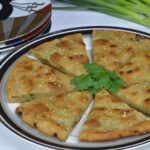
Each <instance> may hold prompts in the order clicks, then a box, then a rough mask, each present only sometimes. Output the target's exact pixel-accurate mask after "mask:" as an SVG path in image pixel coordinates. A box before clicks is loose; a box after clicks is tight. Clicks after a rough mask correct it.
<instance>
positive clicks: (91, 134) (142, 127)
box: [80, 121, 150, 142]
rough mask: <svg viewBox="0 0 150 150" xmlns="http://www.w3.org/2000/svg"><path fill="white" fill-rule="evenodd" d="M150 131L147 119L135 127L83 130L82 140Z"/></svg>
mask: <svg viewBox="0 0 150 150" xmlns="http://www.w3.org/2000/svg"><path fill="white" fill-rule="evenodd" d="M148 132H150V121H145V122H142V123H139V124H137V125H135V126H134V127H133V128H130V129H124V130H116V131H106V132H101V131H92V130H89V131H88V130H87V131H83V132H82V134H81V135H80V141H87V142H96V141H111V140H116V139H121V138H124V137H129V136H134V135H138V134H144V133H148Z"/></svg>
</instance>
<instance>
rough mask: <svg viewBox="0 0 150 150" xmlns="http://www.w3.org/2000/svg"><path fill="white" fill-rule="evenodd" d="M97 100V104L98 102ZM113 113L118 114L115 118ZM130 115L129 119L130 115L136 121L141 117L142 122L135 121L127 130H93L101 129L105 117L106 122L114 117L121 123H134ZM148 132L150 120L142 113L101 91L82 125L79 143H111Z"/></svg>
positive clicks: (149, 130)
mask: <svg viewBox="0 0 150 150" xmlns="http://www.w3.org/2000/svg"><path fill="white" fill-rule="evenodd" d="M107 97H108V99H107ZM103 98H104V99H103ZM98 100H99V102H98ZM106 100H107V102H105V104H104V103H103V101H106ZM109 101H110V102H109ZM118 102H119V103H120V104H121V105H120V104H119V103H118ZM95 103H97V104H95ZM98 103H99V104H98ZM106 103H107V104H106ZM110 104H111V105H110ZM113 104H114V105H113ZM98 105H99V106H98ZM94 110H95V115H96V116H92V114H93V113H94ZM113 111H114V112H116V113H117V114H118V113H119V114H118V115H117V116H115V114H114V116H112V115H113V114H112V113H113ZM133 111H134V112H133ZM101 113H102V114H101ZM120 113H121V114H120ZM130 113H131V114H130ZM133 113H134V114H133ZM98 115H103V117H104V118H103V117H102V118H101V117H100V116H98ZM130 115H131V117H132V115H135V117H137V119H138V117H143V118H142V119H143V120H142V119H141V121H138V120H137V124H134V125H132V126H131V127H128V128H124V127H123V128H122V129H119V128H116V129H113V130H111V129H110V130H109V129H108V130H106V129H105V128H104V129H103V128H102V129H101V130H103V131H100V130H96V129H95V128H101V123H102V122H101V121H103V122H104V121H105V122H107V117H108V120H109V118H110V117H111V118H112V117H114V118H115V117H116V119H117V121H118V118H119V117H120V118H119V119H122V122H123V121H124V120H123V119H124V118H127V119H130V120H132V121H133V122H134V120H133V119H134V118H133V119H132V118H130ZM136 115H137V116H136ZM128 117H129V118H128ZM96 118H97V119H96ZM98 118H100V119H101V120H100V122H98ZM145 118H147V119H145ZM112 119H113V118H112ZM148 119H149V120H148ZM127 123H129V122H127ZM117 125H118V124H117ZM128 125H129V124H128ZM92 126H93V130H92ZM88 128H89V129H88ZM110 128H111V127H110ZM148 132H150V118H148V117H146V116H144V115H143V114H142V113H140V112H138V111H136V110H134V109H132V108H131V107H129V106H128V105H127V104H126V103H124V102H122V101H120V100H119V99H117V98H115V97H114V96H113V95H110V93H108V92H106V91H104V90H103V91H101V92H99V93H98V94H97V95H96V98H95V102H94V105H93V108H92V109H91V111H90V113H89V115H88V117H87V119H86V121H85V123H84V125H83V129H82V130H81V132H80V141H88V142H98V141H111V140H117V139H121V138H125V137H130V136H135V135H138V134H144V133H148ZM110 135H111V136H110Z"/></svg>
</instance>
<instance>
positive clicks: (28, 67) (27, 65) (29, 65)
mask: <svg viewBox="0 0 150 150" xmlns="http://www.w3.org/2000/svg"><path fill="white" fill-rule="evenodd" d="M24 69H25V70H26V71H30V70H32V69H33V66H32V65H31V64H26V65H25V66H24Z"/></svg>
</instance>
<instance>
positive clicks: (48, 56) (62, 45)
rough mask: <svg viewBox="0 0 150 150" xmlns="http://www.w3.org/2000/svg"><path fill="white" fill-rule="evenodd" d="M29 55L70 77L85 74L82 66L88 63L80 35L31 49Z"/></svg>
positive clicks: (59, 39) (68, 36) (66, 37)
mask: <svg viewBox="0 0 150 150" xmlns="http://www.w3.org/2000/svg"><path fill="white" fill-rule="evenodd" d="M30 54H32V55H34V56H35V57H37V58H38V59H40V60H41V61H42V62H43V63H45V64H47V65H51V66H53V67H55V68H57V69H59V70H61V71H62V72H65V73H67V74H71V75H80V74H83V73H85V72H86V71H85V68H84V64H87V63H89V60H88V56H87V52H86V48H85V44H84V42H83V39H82V35H81V34H80V33H78V34H72V35H67V36H64V37H62V38H58V39H55V40H52V41H48V42H45V43H43V44H41V45H39V46H37V47H35V48H33V49H31V50H30Z"/></svg>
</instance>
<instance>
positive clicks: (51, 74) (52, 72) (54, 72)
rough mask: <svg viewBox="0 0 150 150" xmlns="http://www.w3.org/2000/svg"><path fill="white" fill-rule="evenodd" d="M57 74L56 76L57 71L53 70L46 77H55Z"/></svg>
mask: <svg viewBox="0 0 150 150" xmlns="http://www.w3.org/2000/svg"><path fill="white" fill-rule="evenodd" d="M55 74H56V71H55V70H54V69H51V70H49V71H48V72H47V73H46V74H45V75H48V76H54V75H55Z"/></svg>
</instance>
